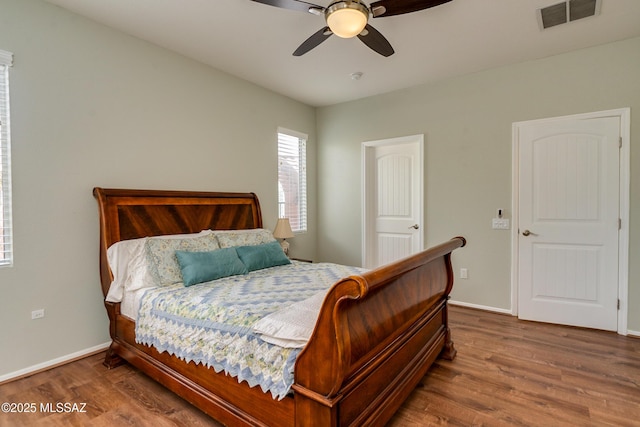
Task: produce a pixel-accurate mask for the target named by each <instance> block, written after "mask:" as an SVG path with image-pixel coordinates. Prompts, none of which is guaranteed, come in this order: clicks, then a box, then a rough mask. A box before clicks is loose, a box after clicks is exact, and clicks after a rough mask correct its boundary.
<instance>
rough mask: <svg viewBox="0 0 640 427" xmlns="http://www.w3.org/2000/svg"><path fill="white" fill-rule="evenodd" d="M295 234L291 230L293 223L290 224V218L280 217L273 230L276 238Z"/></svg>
mask: <svg viewBox="0 0 640 427" xmlns="http://www.w3.org/2000/svg"><path fill="white" fill-rule="evenodd" d="M293 236H294V234H293V231H292V230H291V224H289V218H280V219H278V222H277V223H276V228H275V230H273V237H275V238H276V239H290V238H292V237H293Z"/></svg>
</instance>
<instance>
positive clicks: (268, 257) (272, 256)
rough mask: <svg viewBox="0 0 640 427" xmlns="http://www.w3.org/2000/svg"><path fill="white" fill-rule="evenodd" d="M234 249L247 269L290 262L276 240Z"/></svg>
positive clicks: (258, 268) (251, 269)
mask: <svg viewBox="0 0 640 427" xmlns="http://www.w3.org/2000/svg"><path fill="white" fill-rule="evenodd" d="M236 251H237V252H238V256H239V257H240V259H241V260H242V262H243V263H244V265H246V266H247V269H248V270H249V271H254V270H261V269H263V268H269V267H275V266H277V265H285V264H291V261H290V260H289V258H287V256H286V255H285V253H284V252H283V251H282V247H281V246H280V243H278V242H271V243H264V244H262V245H254V246H238V247H237V248H236Z"/></svg>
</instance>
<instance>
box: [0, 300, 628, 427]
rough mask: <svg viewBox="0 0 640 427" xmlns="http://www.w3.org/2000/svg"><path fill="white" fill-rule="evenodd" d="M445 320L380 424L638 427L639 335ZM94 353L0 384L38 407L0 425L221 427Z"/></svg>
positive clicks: (1, 395)
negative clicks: (442, 337)
mask: <svg viewBox="0 0 640 427" xmlns="http://www.w3.org/2000/svg"><path fill="white" fill-rule="evenodd" d="M450 318H451V329H452V331H453V339H454V342H455V346H456V348H457V350H458V355H457V357H456V358H455V359H454V360H453V361H450V362H449V361H445V360H438V361H436V363H435V365H434V366H433V368H432V369H431V370H430V371H429V373H428V374H427V375H426V376H425V377H424V379H423V380H422V382H421V384H420V385H419V386H418V387H417V388H416V389H415V390H414V392H413V393H412V394H411V395H410V396H409V398H408V399H407V401H406V402H405V403H404V404H403V406H402V407H401V408H400V410H398V412H397V413H396V415H395V416H394V417H393V419H392V420H391V421H390V422H389V424H388V425H389V426H391V427H401V426H402V427H404V426H432V425H452V426H565V425H566V426H605V425H611V426H640V339H637V338H628V337H622V336H619V335H617V334H615V333H610V332H603V331H594V330H588V329H580V328H572V327H565V326H558V325H548V324H543V323H534V322H525V321H520V320H517V319H516V318H513V317H511V316H506V315H500V314H495V313H488V312H483V311H478V310H472V309H468V308H462V307H451V308H450ZM103 356H104V355H103V354H102V353H101V354H98V355H95V356H90V357H87V358H85V359H82V360H79V361H76V362H73V363H70V364H67V365H64V366H61V367H58V368H55V369H51V370H49V371H46V372H42V373H39V374H35V375H32V376H30V377H28V378H24V379H20V380H17V381H13V382H10V383H7V384H4V385H2V386H0V403H3V402H10V403H13V404H16V405H18V404H25V403H26V404H29V403H35V404H36V409H37V410H36V412H35V413H21V414H17V413H2V412H0V426H11V427H13V426H153V427H163V426H219V425H220V424H218V423H216V422H215V421H214V420H212V419H211V418H209V417H208V416H206V415H204V414H203V413H202V412H200V411H199V410H198V409H196V408H194V407H193V406H191V405H189V404H188V403H187V402H185V401H184V400H182V399H180V398H179V397H177V396H176V395H174V394H173V393H171V392H169V391H167V390H166V389H165V388H164V387H162V386H160V385H158V384H157V383H155V382H154V381H153V380H151V379H149V378H148V377H146V376H145V375H143V374H141V373H140V372H138V371H137V370H136V369H134V368H132V367H130V366H128V365H125V366H121V367H118V368H116V369H113V370H107V369H106V368H105V367H104V366H102V359H103ZM56 402H61V403H67V404H69V405H73V404H76V405H77V407H76V408H75V409H78V410H80V409H84V411H85V412H67V413H64V412H63V413H55V412H53V411H54V410H55V409H56V406H55V404H56ZM47 404H50V405H52V406H47ZM82 404H86V406H85V407H84V408H81V406H82ZM65 409H66V408H65V407H62V410H63V411H64V410H65ZM69 409H70V410H71V409H74V408H73V406H71V407H70V408H69Z"/></svg>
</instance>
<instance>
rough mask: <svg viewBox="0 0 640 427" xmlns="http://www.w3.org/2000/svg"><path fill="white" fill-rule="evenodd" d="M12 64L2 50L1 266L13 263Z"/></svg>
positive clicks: (0, 115)
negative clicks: (10, 129)
mask: <svg viewBox="0 0 640 427" xmlns="http://www.w3.org/2000/svg"><path fill="white" fill-rule="evenodd" d="M12 62H13V54H12V53H10V52H5V51H3V50H0V266H4V265H11V264H12V263H13V242H12V230H11V159H10V155H11V144H10V141H11V138H10V133H9V67H10V66H11V64H12Z"/></svg>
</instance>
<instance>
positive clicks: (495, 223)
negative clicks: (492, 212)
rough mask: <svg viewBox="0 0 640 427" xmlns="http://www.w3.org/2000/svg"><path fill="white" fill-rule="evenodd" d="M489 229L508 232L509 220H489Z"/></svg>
mask: <svg viewBox="0 0 640 427" xmlns="http://www.w3.org/2000/svg"><path fill="white" fill-rule="evenodd" d="M491 228H493V229H494V230H508V229H509V220H508V219H506V218H493V220H491Z"/></svg>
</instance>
